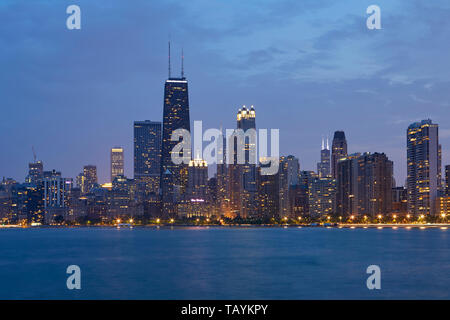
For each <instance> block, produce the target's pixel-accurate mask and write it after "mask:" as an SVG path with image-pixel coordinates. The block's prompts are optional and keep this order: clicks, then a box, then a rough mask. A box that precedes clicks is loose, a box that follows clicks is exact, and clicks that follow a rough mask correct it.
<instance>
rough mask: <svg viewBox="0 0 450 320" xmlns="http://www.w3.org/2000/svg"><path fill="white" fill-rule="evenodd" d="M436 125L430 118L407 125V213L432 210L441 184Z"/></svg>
mask: <svg viewBox="0 0 450 320" xmlns="http://www.w3.org/2000/svg"><path fill="white" fill-rule="evenodd" d="M440 162H441V161H440V159H439V136H438V125H437V124H435V123H432V121H431V120H430V119H428V120H422V121H421V122H415V123H412V124H411V125H410V126H409V127H408V129H407V172H408V176H407V189H408V213H409V214H413V215H422V214H423V215H430V214H435V203H436V197H437V194H438V188H439V185H440V184H441V174H440V173H439V171H440Z"/></svg>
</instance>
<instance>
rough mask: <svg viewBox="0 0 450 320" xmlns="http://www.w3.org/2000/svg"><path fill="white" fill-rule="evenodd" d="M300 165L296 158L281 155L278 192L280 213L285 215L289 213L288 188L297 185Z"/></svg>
mask: <svg viewBox="0 0 450 320" xmlns="http://www.w3.org/2000/svg"><path fill="white" fill-rule="evenodd" d="M299 170H300V165H299V162H298V159H297V158H296V157H294V156H292V155H289V156H286V157H285V156H281V157H280V164H279V171H278V173H279V186H280V190H279V194H280V215H282V216H283V217H287V216H290V215H291V210H290V208H291V206H290V203H291V201H290V199H289V196H290V193H289V190H290V189H291V188H292V187H294V186H297V185H298V175H299Z"/></svg>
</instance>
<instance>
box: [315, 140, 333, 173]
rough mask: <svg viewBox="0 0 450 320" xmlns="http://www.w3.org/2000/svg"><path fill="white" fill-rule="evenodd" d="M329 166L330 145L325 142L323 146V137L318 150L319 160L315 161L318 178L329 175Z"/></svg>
mask: <svg viewBox="0 0 450 320" xmlns="http://www.w3.org/2000/svg"><path fill="white" fill-rule="evenodd" d="M330 170H331V167H330V146H329V144H328V138H327V144H326V146H325V142H324V139H323V138H322V149H321V151H320V162H319V163H317V173H318V175H319V177H320V178H325V177H329V176H331V171H330Z"/></svg>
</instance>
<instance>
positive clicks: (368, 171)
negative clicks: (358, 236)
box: [336, 152, 393, 216]
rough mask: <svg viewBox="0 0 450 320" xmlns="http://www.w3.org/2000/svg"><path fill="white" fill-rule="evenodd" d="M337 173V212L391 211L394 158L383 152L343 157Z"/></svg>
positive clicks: (360, 213)
mask: <svg viewBox="0 0 450 320" xmlns="http://www.w3.org/2000/svg"><path fill="white" fill-rule="evenodd" d="M337 174H338V178H337V191H336V194H337V196H336V210H337V213H338V214H340V215H342V216H348V215H369V216H377V215H379V214H382V215H383V214H387V213H390V212H391V211H392V186H393V162H392V161H390V160H389V159H388V158H387V156H386V155H385V154H384V153H368V152H367V153H364V154H362V155H360V154H359V153H357V154H352V155H349V156H347V157H346V158H342V159H341V160H339V162H338V165H337Z"/></svg>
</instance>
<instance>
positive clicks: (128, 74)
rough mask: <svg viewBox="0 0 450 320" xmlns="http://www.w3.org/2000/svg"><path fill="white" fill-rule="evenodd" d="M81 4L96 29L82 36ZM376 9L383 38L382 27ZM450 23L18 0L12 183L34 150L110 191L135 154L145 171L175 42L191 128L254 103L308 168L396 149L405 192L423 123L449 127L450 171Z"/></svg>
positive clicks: (7, 143)
mask: <svg viewBox="0 0 450 320" xmlns="http://www.w3.org/2000/svg"><path fill="white" fill-rule="evenodd" d="M72 4H76V5H78V6H79V7H80V8H81V30H68V29H67V27H66V19H67V17H68V16H69V15H68V14H67V13H66V8H67V6H69V5H72ZM372 4H376V5H378V6H379V7H380V8H381V27H382V29H380V30H369V29H368V28H367V27H366V19H367V17H368V16H369V15H368V14H367V13H366V9H367V7H368V6H369V5H372ZM449 16H450V2H449V1H447V0H435V1H431V2H426V1H420V0H408V1H406V0H403V1H400V0H388V1H381V0H370V1H365V0H344V1H335V0H333V1H331V0H321V1H317V0H301V1H300V0H246V1H242V0H240V1H239V0H190V1H171V0H164V1H162V0H158V1H156V0H154V1H148V0H133V1H126V0H121V1H119V0H70V1H63V0H39V1H29V0H2V1H1V2H0V21H1V27H0V44H1V48H2V50H0V64H1V72H0V111H1V112H0V137H1V139H0V150H1V153H0V177H3V176H4V177H11V178H14V179H17V180H19V181H23V179H24V178H25V176H26V174H27V170H28V169H27V166H28V162H31V161H32V160H33V153H32V146H34V148H35V150H36V153H37V158H38V159H39V160H42V161H43V162H44V167H45V169H46V170H51V169H56V170H59V171H62V174H63V176H64V177H72V178H74V177H75V176H76V175H77V174H78V173H80V172H81V171H82V167H83V165H87V164H94V165H97V168H98V175H99V181H100V182H108V181H109V170H110V169H109V166H110V165H109V156H110V153H109V152H110V148H111V147H113V146H123V147H124V149H125V173H126V175H127V176H129V177H132V176H133V121H135V120H146V119H148V120H153V121H162V111H163V93H164V81H165V80H166V79H167V69H168V67H167V56H168V53H167V43H168V40H169V39H170V40H171V43H172V62H173V63H172V73H173V75H177V74H179V72H180V64H181V63H180V60H181V59H180V56H181V49H182V48H184V56H185V63H184V65H185V75H186V77H187V79H188V81H189V94H190V96H189V99H190V117H191V122H193V121H194V120H202V121H203V128H204V129H206V128H219V127H220V126H221V125H222V126H223V128H235V126H236V112H237V110H238V109H239V108H240V107H242V105H247V106H249V105H254V107H255V110H256V124H257V128H267V129H271V128H276V129H280V153H281V154H282V155H288V154H293V155H295V156H297V157H298V158H299V159H300V167H301V170H316V163H317V162H318V161H319V157H320V147H321V139H322V136H325V137H326V136H329V137H330V139H331V138H332V136H333V132H334V131H336V130H344V131H345V134H346V137H347V143H348V151H349V153H353V152H384V153H386V154H387V156H388V157H389V159H391V160H393V161H394V173H395V177H396V180H397V185H403V184H404V180H405V177H406V129H407V127H408V125H409V124H410V123H412V122H414V121H419V120H421V119H427V118H431V119H432V120H433V122H435V123H438V124H439V135H440V143H441V144H442V149H443V165H445V164H450V90H449V85H450V59H449V56H450V41H449V40H448V35H449V34H450V19H448V17H449ZM330 143H331V142H330Z"/></svg>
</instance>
